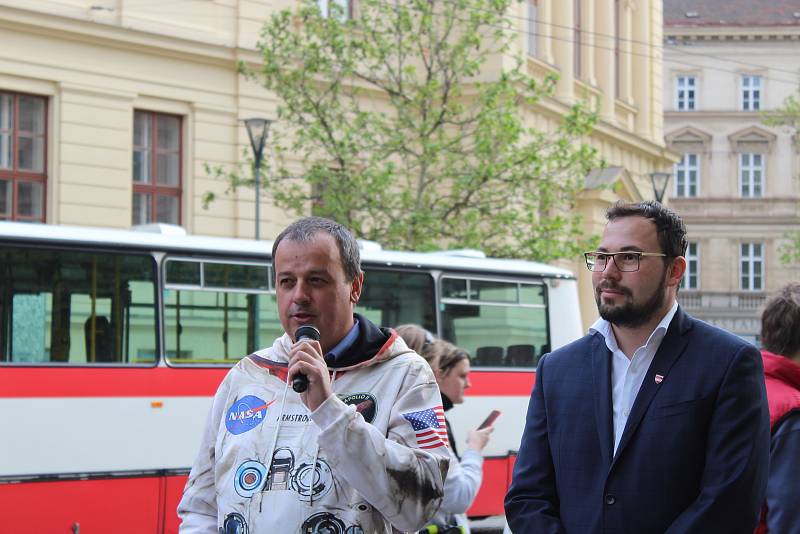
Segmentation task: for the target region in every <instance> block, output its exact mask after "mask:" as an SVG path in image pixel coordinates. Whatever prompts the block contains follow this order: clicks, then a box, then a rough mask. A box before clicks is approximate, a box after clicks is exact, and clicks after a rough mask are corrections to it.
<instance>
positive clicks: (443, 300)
mask: <svg viewBox="0 0 800 534" xmlns="http://www.w3.org/2000/svg"><path fill="white" fill-rule="evenodd" d="M447 279H454V280H465V281H466V282H467V284H466V289H467V294H466V298H452V297H445V296H444V282H445V280H447ZM472 281H474V282H499V283H504V284H516V285H517V302H516V303H514V302H511V301H492V300H481V299H478V298H475V299H473V298H471V290H470V283H469V282H472ZM523 285H528V286H537V287H541V288H542V295H543V303H542V304H525V303H522V302H521V298H522V297H521V295H522V294H521V291H520V289H521V286H523ZM436 302H437V307H436V316H437V322H438V327H439V335H440V336H441V335H442V333H443V332H442V331H443V329H444V327H445V320H444V319H445V313H444V312H445V306H446V305H447V304H451V305H457V306H475V307H478V308H480V307H481V306H489V307H501V308H527V309H535V310H542V311H543V312H544V332H545V335H546V343H545V345H547V346H548V347H550V346H551V344H552V342H553V335H552V331H551V325H550V287H549V285H548V283H547V280H546V279H544V278H540V279H523V278H515V277H509V276H491V275H488V276H487V275H485V274H472V273H460V272H456V271H442V272H440V273H439V274H438V276H437V277H436ZM471 357H472V360H473V362H472V363H473V367H474V370H500V371H514V372H519V371H530V372H534V371H535V370H536V369H535V365H534V368H530V369H528V368H526V367H512V366H507V365H502V366H484V365H478V364H477V362H476V361H475V359H476V357H477V351H476V353H475V354H471ZM539 357H541V354H538V355H537V358H536V361H537V362H538V358H539Z"/></svg>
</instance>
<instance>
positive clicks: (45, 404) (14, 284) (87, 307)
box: [0, 222, 581, 534]
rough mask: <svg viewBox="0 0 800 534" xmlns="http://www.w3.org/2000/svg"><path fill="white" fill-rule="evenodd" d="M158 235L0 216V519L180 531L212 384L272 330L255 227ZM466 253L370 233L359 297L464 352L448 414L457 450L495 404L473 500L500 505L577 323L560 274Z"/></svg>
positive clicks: (479, 511) (385, 320)
mask: <svg viewBox="0 0 800 534" xmlns="http://www.w3.org/2000/svg"><path fill="white" fill-rule="evenodd" d="M162 228H163V227H162ZM173 233H175V232H173ZM168 234H169V233H152V232H145V231H118V230H109V229H96V228H77V227H72V228H71V227H61V226H51V225H29V224H22V223H7V222H1V223H0V281H2V282H1V283H0V428H2V439H0V518H2V523H0V524H2V528H0V530H2V531H4V532H16V533H34V532H37V533H38V532H65V533H68V532H72V533H79V532H83V533H87V532H88V533H92V532H116V533H125V532H130V533H137V534H140V533H176V532H177V530H178V518H177V516H176V514H175V509H176V506H177V503H178V500H179V498H180V494H181V491H182V489H183V485H184V483H185V480H186V476H187V474H188V470H189V466H190V465H191V463H192V461H193V459H194V456H195V453H196V451H197V447H198V446H199V443H200V433H201V430H202V426H203V424H204V421H205V417H206V413H207V410H208V408H209V406H210V401H211V397H212V395H213V394H214V391H215V390H216V388H217V385H218V384H219V383H220V381H221V380H222V378H223V376H224V374H225V372H226V368H227V367H229V366H230V365H232V364H233V363H235V362H236V361H237V360H238V359H239V358H241V357H242V356H243V355H245V354H248V353H249V352H251V351H253V350H254V348H255V347H260V346H262V345H266V344H269V343H271V342H272V340H273V339H274V338H275V337H277V336H278V335H279V334H281V333H282V329H281V326H280V322H279V321H278V316H277V311H276V304H275V293H274V288H273V276H272V271H271V260H270V250H271V243H270V242H266V241H261V242H257V241H249V240H239V239H226V238H211V237H197V236H186V235H168ZM475 256H478V255H476V254H468V253H459V252H447V253H444V252H440V253H410V252H397V251H387V250H381V249H380V247H377V246H375V245H373V244H370V243H367V244H366V245H365V246H364V249H363V250H362V265H363V268H364V271H365V273H366V283H365V288H364V293H363V295H362V298H361V302H360V303H359V307H358V311H359V313H362V314H364V315H365V316H367V317H369V318H370V319H371V320H373V321H374V322H376V323H378V324H381V325H388V326H394V325H398V324H402V323H416V324H420V325H422V326H424V327H425V328H428V329H429V330H431V331H432V332H435V333H438V335H439V336H441V337H443V338H445V339H448V340H450V341H452V342H454V343H456V344H457V345H459V346H461V347H464V348H466V349H467V350H469V351H470V353H471V354H472V355H473V361H472V363H473V372H472V374H471V375H470V380H471V382H472V387H471V388H470V389H468V390H467V392H466V395H467V396H466V400H465V405H463V406H457V407H456V408H454V409H453V410H452V411H451V412H449V417H450V419H451V423H452V424H453V427H454V429H455V431H456V433H457V440H458V441H459V442H461V443H460V444H461V448H463V446H464V445H463V439H464V436H465V434H466V431H467V430H468V429H470V428H473V427H475V426H476V425H477V424H479V423H480V421H481V420H482V419H483V418H484V417H485V416H486V415H487V414H488V413H489V412H490V411H491V410H492V409H499V410H501V411H502V412H503V415H502V416H501V417H500V418H499V419H498V420H497V422H496V425H495V426H496V430H495V432H494V434H493V437H492V440H491V442H490V444H489V446H488V447H487V449H486V451H485V454H486V456H487V461H486V463H485V467H484V481H483V485H482V487H481V491H480V493H479V495H478V498H477V499H476V502H475V504H474V506H473V507H472V509H471V510H470V515H471V516H489V515H498V514H502V513H503V507H502V499H503V496H504V494H505V491H506V489H507V487H508V484H509V482H510V476H511V467H512V465H513V460H514V451H515V450H516V449H517V448H518V446H519V441H520V437H521V434H522V428H523V425H524V419H525V411H526V408H527V402H528V397H529V395H530V392H531V389H532V387H533V382H534V368H535V364H536V361H537V360H538V358H539V356H541V354H542V353H544V352H546V351H548V350H549V349H550V348H551V347H553V348H555V347H558V346H561V345H564V344H566V343H568V342H570V341H572V340H573V339H576V338H577V337H579V336H580V335H581V325H580V318H579V312H578V297H577V289H576V281H575V278H574V276H573V275H572V274H571V273H570V272H568V271H565V270H562V269H557V268H554V267H551V266H548V265H544V264H539V263H532V262H524V261H514V260H500V259H487V258H483V257H475Z"/></svg>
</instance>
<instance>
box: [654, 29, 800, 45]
mask: <svg viewBox="0 0 800 534" xmlns="http://www.w3.org/2000/svg"><path fill="white" fill-rule="evenodd" d="M664 40H665V44H667V45H668V44H671V43H674V42H676V41H796V40H800V25H793V26H665V27H664Z"/></svg>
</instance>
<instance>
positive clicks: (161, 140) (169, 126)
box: [133, 111, 182, 224]
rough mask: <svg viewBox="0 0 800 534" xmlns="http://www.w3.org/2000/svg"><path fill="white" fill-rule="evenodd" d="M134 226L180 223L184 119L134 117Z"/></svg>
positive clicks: (142, 114)
mask: <svg viewBox="0 0 800 534" xmlns="http://www.w3.org/2000/svg"><path fill="white" fill-rule="evenodd" d="M133 117H134V118H133V224H147V223H152V222H163V223H170V224H180V223H181V160H182V157H181V156H182V154H181V145H182V143H181V118H180V117H178V116H176V115H165V114H163V113H152V112H149V111H136V112H134V116H133Z"/></svg>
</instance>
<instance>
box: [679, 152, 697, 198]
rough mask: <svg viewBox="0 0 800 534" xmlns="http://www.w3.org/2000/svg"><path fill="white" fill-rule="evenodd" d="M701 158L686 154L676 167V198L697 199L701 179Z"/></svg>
mask: <svg viewBox="0 0 800 534" xmlns="http://www.w3.org/2000/svg"><path fill="white" fill-rule="evenodd" d="M699 161H700V157H699V156H698V155H697V154H684V155H683V157H682V158H681V161H680V162H679V163H678V164H677V165H675V196H676V197H696V196H697V184H698V182H699V177H700V166H699Z"/></svg>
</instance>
